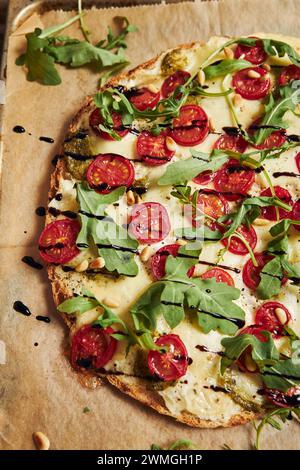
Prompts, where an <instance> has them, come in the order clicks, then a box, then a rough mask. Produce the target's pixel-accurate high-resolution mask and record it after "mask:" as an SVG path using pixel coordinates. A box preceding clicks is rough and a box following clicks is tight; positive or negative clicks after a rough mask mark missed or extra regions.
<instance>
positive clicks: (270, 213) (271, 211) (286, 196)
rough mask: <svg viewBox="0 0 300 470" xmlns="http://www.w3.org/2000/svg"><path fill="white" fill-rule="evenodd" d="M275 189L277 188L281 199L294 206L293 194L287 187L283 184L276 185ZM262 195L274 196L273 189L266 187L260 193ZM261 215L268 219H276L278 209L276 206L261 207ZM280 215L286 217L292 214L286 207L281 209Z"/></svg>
mask: <svg viewBox="0 0 300 470" xmlns="http://www.w3.org/2000/svg"><path fill="white" fill-rule="evenodd" d="M274 190H275V194H276V196H277V197H278V198H279V199H281V201H282V202H284V203H285V204H288V205H289V206H292V204H293V200H292V196H291V195H290V193H289V192H288V190H287V189H285V188H282V187H281V186H274ZM260 195H261V196H267V197H271V196H272V193H271V189H270V188H267V189H264V190H263V191H262V192H261V193H260ZM261 216H262V217H263V218H264V219H267V220H276V209H275V207H274V206H270V207H262V208H261ZM279 216H280V218H281V219H286V218H288V217H289V216H290V212H288V211H286V210H284V209H279Z"/></svg>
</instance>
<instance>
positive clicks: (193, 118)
mask: <svg viewBox="0 0 300 470" xmlns="http://www.w3.org/2000/svg"><path fill="white" fill-rule="evenodd" d="M207 134H208V117H207V115H206V112H205V111H204V110H203V109H202V108H201V107H200V106H197V105H195V104H187V105H185V106H182V108H181V109H180V112H179V116H178V117H177V118H175V119H174V120H173V129H172V130H171V131H170V135H171V137H173V139H174V140H175V142H177V144H179V145H182V146H184V147H192V146H194V145H197V144H200V142H203V140H204V139H205V137H206V136H207Z"/></svg>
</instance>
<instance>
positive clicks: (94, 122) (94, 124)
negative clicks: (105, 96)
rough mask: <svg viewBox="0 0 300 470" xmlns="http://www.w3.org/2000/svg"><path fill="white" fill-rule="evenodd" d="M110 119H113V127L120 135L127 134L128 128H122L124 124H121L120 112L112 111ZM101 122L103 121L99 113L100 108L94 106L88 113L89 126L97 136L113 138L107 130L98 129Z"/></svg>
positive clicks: (107, 138) (106, 138)
mask: <svg viewBox="0 0 300 470" xmlns="http://www.w3.org/2000/svg"><path fill="white" fill-rule="evenodd" d="M112 120H113V129H114V131H115V132H116V133H117V134H118V135H119V136H120V137H124V136H125V135H126V134H128V132H129V130H128V129H124V128H123V127H124V126H123V123H122V117H121V115H120V114H118V113H116V112H114V111H113V112H112ZM102 123H103V117H102V116H101V114H100V110H99V109H98V108H96V109H95V110H94V111H93V112H92V113H91V114H90V127H91V128H92V129H93V131H94V132H95V134H97V135H98V136H99V137H102V139H105V140H114V138H113V137H112V136H111V135H109V134H108V133H107V132H104V131H101V130H100V129H99V124H102Z"/></svg>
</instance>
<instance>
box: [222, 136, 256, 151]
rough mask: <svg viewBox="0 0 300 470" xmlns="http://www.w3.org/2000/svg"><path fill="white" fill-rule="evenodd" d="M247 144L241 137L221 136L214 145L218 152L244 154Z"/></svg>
mask: <svg viewBox="0 0 300 470" xmlns="http://www.w3.org/2000/svg"><path fill="white" fill-rule="evenodd" d="M247 146H248V143H247V142H246V140H245V139H244V138H243V136H242V135H228V134H222V135H221V136H220V137H219V138H218V140H216V142H215V144H214V148H215V149H218V150H232V152H237V153H244V152H245V150H246V148H247Z"/></svg>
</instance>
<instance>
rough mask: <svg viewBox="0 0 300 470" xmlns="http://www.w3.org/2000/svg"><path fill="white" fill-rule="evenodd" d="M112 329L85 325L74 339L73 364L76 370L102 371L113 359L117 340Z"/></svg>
mask: <svg viewBox="0 0 300 470" xmlns="http://www.w3.org/2000/svg"><path fill="white" fill-rule="evenodd" d="M112 333H114V330H113V329H112V328H99V327H93V326H91V325H85V326H83V327H81V328H80V329H79V330H77V331H76V333H75V334H74V336H73V338H72V347H71V364H72V366H73V367H74V368H75V369H78V368H81V367H82V368H84V369H89V368H93V369H100V368H101V367H103V366H105V364H107V363H108V361H109V360H110V359H111V358H112V357H113V355H114V353H115V351H116V348H117V340H116V339H115V338H112V336H111V334H112Z"/></svg>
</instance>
